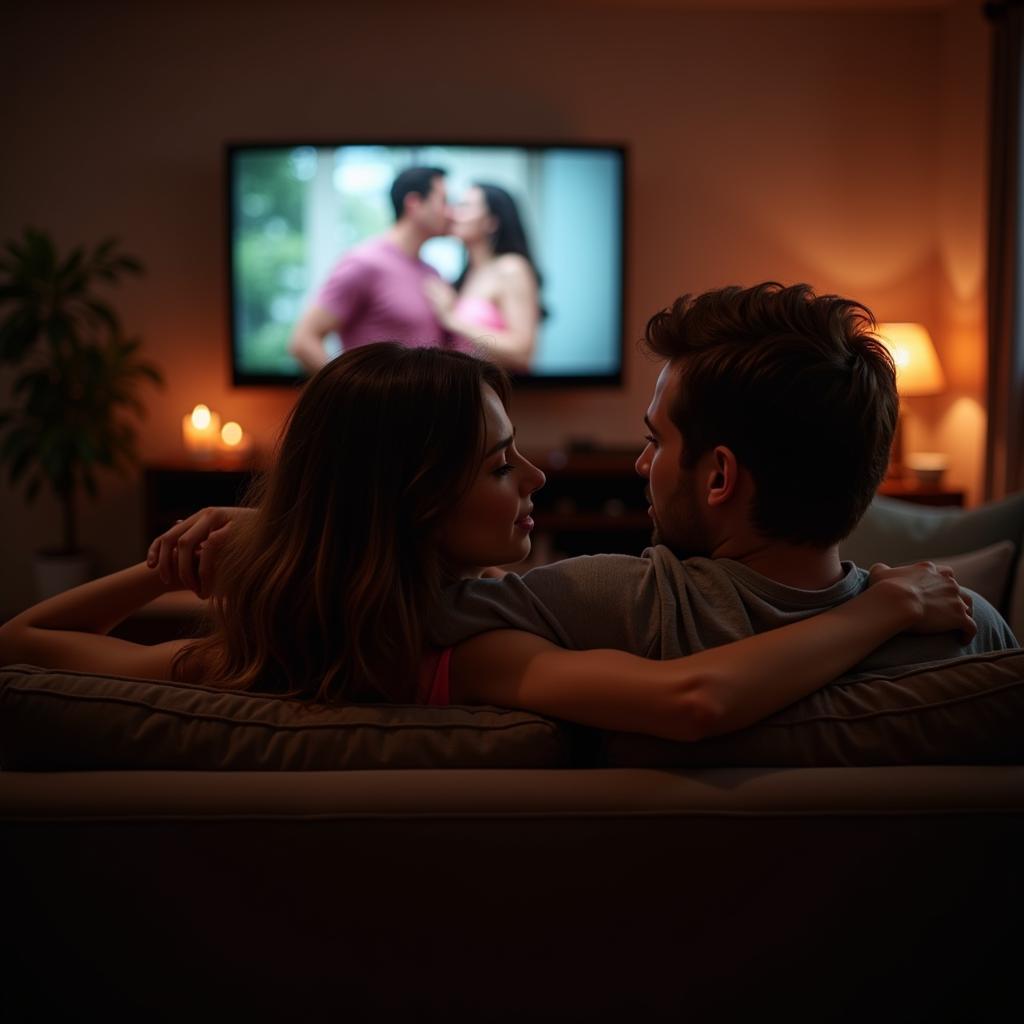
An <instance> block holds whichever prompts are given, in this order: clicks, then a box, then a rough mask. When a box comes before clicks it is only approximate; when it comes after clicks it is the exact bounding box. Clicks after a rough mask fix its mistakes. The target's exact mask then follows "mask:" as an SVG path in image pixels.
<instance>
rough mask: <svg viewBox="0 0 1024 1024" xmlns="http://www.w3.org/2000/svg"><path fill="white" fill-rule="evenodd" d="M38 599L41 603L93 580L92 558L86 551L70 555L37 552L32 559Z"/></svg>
mask: <svg viewBox="0 0 1024 1024" xmlns="http://www.w3.org/2000/svg"><path fill="white" fill-rule="evenodd" d="M32 571H33V575H34V577H35V584H36V598H37V599H38V600H40V601H42V600H44V599H45V598H47V597H53V595H54V594H62V593H64V591H65V590H70V589H71V588H72V587H77V586H78V585H79V584H80V583H86V582H87V581H88V580H89V579H91V578H92V556H91V555H89V554H88V552H85V551H79V552H77V553H75V554H70V555H54V554H47V553H46V552H43V551H37V552H36V553H35V555H34V556H33V559H32Z"/></svg>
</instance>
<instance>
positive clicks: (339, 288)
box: [288, 167, 450, 373]
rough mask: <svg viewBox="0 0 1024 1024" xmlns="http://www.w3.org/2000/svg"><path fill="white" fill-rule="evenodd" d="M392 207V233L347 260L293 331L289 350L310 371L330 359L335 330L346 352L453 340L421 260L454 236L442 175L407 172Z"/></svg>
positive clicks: (431, 273)
mask: <svg viewBox="0 0 1024 1024" xmlns="http://www.w3.org/2000/svg"><path fill="white" fill-rule="evenodd" d="M391 202H392V205H393V206H394V210H395V223H394V224H393V225H392V227H391V228H389V229H388V231H386V232H385V233H384V234H383V235H379V236H378V237H376V238H371V239H368V240H367V241H365V242H363V243H361V244H360V245H357V246H355V247H354V248H353V249H351V250H349V251H348V252H346V253H345V255H344V256H342V258H341V259H340V260H339V261H338V263H337V264H336V265H335V267H334V269H333V270H332V271H331V274H330V276H329V277H328V279H327V281H326V282H325V283H324V285H323V287H322V288H321V289H320V291H319V292H318V293H317V296H316V298H315V299H314V300H313V303H312V305H310V307H309V308H308V309H307V310H306V311H305V313H303V314H302V317H301V318H300V320H299V322H298V324H296V326H295V331H294V333H293V335H292V339H291V342H290V343H289V346H288V347H289V351H290V352H291V354H292V355H293V356H295V358H296V359H298V361H299V362H300V363H301V364H302V365H303V366H304V367H305V368H306V369H307V370H309V372H310V373H315V372H316V371H317V370H319V369H320V367H321V366H323V365H324V364H325V363H326V362H327V361H328V359H329V358H330V357H329V355H328V353H327V348H326V345H325V344H324V342H325V339H326V338H327V336H328V335H329V334H331V333H332V332H337V333H339V334H340V335H341V339H342V347H343V348H345V349H351V348H358V347H359V346H360V345H366V344H369V343H370V342H374V341H383V340H393V341H400V342H402V343H403V344H405V345H409V346H411V347H416V346H424V345H441V344H446V343H447V342H448V336H447V334H446V332H445V330H444V328H443V327H442V326H441V324H440V323H439V322H438V320H437V317H436V316H435V314H434V310H433V307H432V306H431V305H430V303H429V301H428V300H427V297H426V295H425V294H424V282H425V281H426V280H428V279H430V278H436V277H437V276H438V274H437V271H436V270H434V268H433V267H431V266H430V265H429V264H427V263H425V262H424V261H423V260H421V259H420V258H419V251H420V247H421V246H422V245H423V243H424V242H426V241H427V239H428V238H434V237H436V236H438V235H444V234H447V233H448V227H449V221H450V218H449V212H448V198H447V192H446V190H445V182H444V171H443V170H441V169H440V168H439V167H410V168H408V169H407V170H405V171H402V173H401V174H399V175H398V177H397V178H396V179H395V181H394V184H393V185H392V186H391Z"/></svg>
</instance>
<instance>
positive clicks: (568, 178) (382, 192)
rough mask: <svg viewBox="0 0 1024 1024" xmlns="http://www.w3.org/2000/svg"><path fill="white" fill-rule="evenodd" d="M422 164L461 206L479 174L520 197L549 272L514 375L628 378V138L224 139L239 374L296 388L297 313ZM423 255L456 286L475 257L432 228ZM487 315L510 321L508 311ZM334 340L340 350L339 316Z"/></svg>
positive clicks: (480, 181)
mask: <svg viewBox="0 0 1024 1024" xmlns="http://www.w3.org/2000/svg"><path fill="white" fill-rule="evenodd" d="M417 166H420V167H438V168H441V169H443V170H444V171H445V177H444V183H445V187H446V190H447V197H448V202H449V204H450V206H451V210H452V213H453V216H455V215H456V213H457V211H458V209H459V204H460V203H462V204H467V203H469V202H470V200H471V198H472V196H473V195H474V193H473V190H474V189H477V192H476V193H475V194H476V195H479V194H480V190H479V186H480V185H494V186H498V187H499V188H500V189H502V190H504V191H505V192H506V193H507V194H508V196H510V197H511V198H512V200H513V201H514V203H515V206H516V208H517V211H518V214H519V219H520V221H521V224H522V228H523V232H524V234H525V237H526V240H527V244H528V247H529V251H530V255H531V258H532V263H533V265H534V267H535V268H536V272H537V278H538V279H539V288H538V290H537V292H536V296H537V317H536V330H535V333H534V335H533V338H532V341H533V345H532V350H531V355H530V357H529V361H528V363H527V364H524V365H521V366H518V367H516V366H513V367H511V368H512V369H513V371H514V375H515V377H516V378H517V379H518V380H519V381H521V382H523V383H526V384H528V385H541V386H543V385H581V384H582V385H588V384H591V385H615V384H619V383H621V377H622V357H623V321H624V314H623V291H624V289H623V268H624V239H625V177H626V153H625V149H624V148H623V147H622V146H597V145H576V144H571V145H569V144H567V145H511V144H506V143H501V144H493V145H482V144H479V143H473V144H465V145H464V144H441V143H429V144H413V143H400V142H399V143H388V144H381V143H377V142H374V143H357V142H340V143H327V144H325V143H322V142H315V143H313V142H310V143H288V144H272V145H271V144H265V143H260V144H246V145H241V144H234V145H230V146H229V147H228V150H227V193H228V194H227V207H228V232H227V243H228V280H229V287H230V331H231V359H232V376H233V380H234V382H235V384H237V385H268V384H269V385H274V384H281V385H289V386H290V385H294V383H295V382H296V381H299V380H302V379H303V378H304V377H305V376H306V375H307V373H306V371H304V369H303V368H302V366H301V365H300V363H299V362H298V361H297V360H296V359H295V358H294V356H293V355H291V354H290V351H289V341H290V339H291V337H292V333H293V331H294V328H295V325H296V323H297V321H298V320H299V317H300V316H301V315H302V313H303V311H304V310H306V309H307V308H308V307H309V306H310V305H311V304H314V303H316V301H317V298H318V296H320V294H321V289H322V288H323V286H324V283H325V282H326V281H327V280H328V279H329V277H330V276H331V274H332V271H333V270H334V268H335V267H336V266H337V265H338V263H339V261H340V260H341V259H342V258H343V257H344V256H345V254H346V253H348V252H350V250H352V249H353V248H354V247H356V246H359V245H360V244H361V243H364V242H366V241H367V240H369V239H372V238H374V237H375V236H379V235H381V234H382V233H386V232H387V231H388V230H389V229H390V228H391V227H392V225H393V224H394V222H395V212H394V208H393V205H392V200H391V195H390V193H391V186H392V183H393V182H394V180H395V178H396V177H397V176H398V175H399V174H400V173H401V172H402V171H404V170H405V169H407V168H410V167H417ZM419 257H420V258H421V259H422V260H424V261H425V262H426V263H428V264H430V265H431V266H432V267H433V268H435V269H436V270H437V272H438V273H439V274H440V276H441V277H442V278H443V279H445V280H446V281H447V282H449V283H451V284H452V285H455V284H456V283H457V282H458V281H459V278H460V276H461V275H462V273H463V270H464V268H465V267H466V265H467V249H466V245H465V244H464V240H463V239H462V238H460V237H455V236H454V235H441V236H437V237H432V238H429V239H428V240H427V241H426V242H425V243H424V244H423V246H422V248H421V249H420V252H419ZM464 284H465V282H464ZM497 299H500V296H497ZM491 315H492V316H493V317H497V319H496V320H493V321H492V323H493V324H497V325H500V324H502V323H503V321H502V319H501V315H502V311H501V309H500V308H499V309H497V310H496V311H494V310H492V311H491ZM488 329H489V328H488V327H481V334H482V335H485V334H486V333H487V330H488ZM381 340H383V339H381ZM397 340H403V339H397ZM485 340H486V339H485ZM326 346H327V349H328V352H329V353H331V354H336V353H337V352H340V351H343V350H344V347H345V330H344V324H343V323H342V324H340V326H339V329H338V331H337V332H336V333H334V334H331V335H330V336H329V337H328V338H327V339H326Z"/></svg>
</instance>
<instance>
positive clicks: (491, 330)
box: [424, 184, 542, 373]
mask: <svg viewBox="0 0 1024 1024" xmlns="http://www.w3.org/2000/svg"><path fill="white" fill-rule="evenodd" d="M451 233H452V234H453V235H454V236H455V237H456V238H458V239H460V240H461V241H462V243H463V244H464V245H465V247H466V268H465V270H463V272H462V274H461V275H460V276H459V278H458V280H456V282H455V286H454V288H453V287H451V286H450V285H448V284H446V283H445V282H444V281H442V280H440V279H439V278H431V279H429V280H427V281H425V282H424V289H425V291H426V293H427V298H428V299H429V300H430V301H431V303H432V304H433V306H434V311H435V313H436V314H437V318H438V320H440V321H441V323H442V324H443V326H444V327H445V328H447V329H448V330H449V331H451V332H452V333H453V334H456V335H458V336H459V337H462V338H466V339H468V340H469V341H472V342H474V343H475V344H476V345H477V346H478V347H479V349H480V354H481V355H483V356H486V357H487V358H488V359H492V360H493V361H494V362H496V363H498V364H499V365H500V366H504V367H506V368H507V369H509V370H513V371H516V372H519V373H522V372H526V371H528V370H529V368H530V362H531V360H532V359H533V353H534V349H535V348H536V344H537V325H538V324H539V322H540V319H541V316H542V310H541V306H540V298H539V294H540V274H539V273H538V272H537V268H536V267H535V266H534V263H533V258H532V257H531V255H530V246H529V243H528V242H527V240H526V232H525V231H524V230H523V223H522V220H521V219H520V217H519V209H518V208H517V206H516V203H515V200H514V199H513V198H512V196H510V195H509V194H508V192H506V191H505V189H503V188H501V187H500V186H498V185H484V184H476V185H473V186H471V187H470V188H468V189H467V190H466V192H465V194H464V195H463V196H462V199H461V200H460V201H459V202H458V203H457V204H456V206H455V208H454V210H453V211H452V227H451Z"/></svg>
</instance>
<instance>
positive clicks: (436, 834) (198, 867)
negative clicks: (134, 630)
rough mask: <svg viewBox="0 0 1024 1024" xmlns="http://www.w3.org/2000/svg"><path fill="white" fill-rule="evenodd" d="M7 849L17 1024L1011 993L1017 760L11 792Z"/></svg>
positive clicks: (478, 1017) (653, 1009)
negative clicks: (24, 1023) (1013, 763)
mask: <svg viewBox="0 0 1024 1024" xmlns="http://www.w3.org/2000/svg"><path fill="white" fill-rule="evenodd" d="M0 851H2V852H0V857H2V865H3V871H4V877H5V879H6V881H7V894H6V897H5V907H4V928H3V930H2V934H3V936H4V944H5V948H4V949H3V950H2V951H0V955H2V956H3V963H4V967H5V984H4V987H3V998H4V1000H5V1002H4V1004H3V1005H4V1006H5V1007H6V1008H8V1009H10V1010H14V1011H18V1013H17V1014H14V1013H8V1014H7V1015H6V1019H8V1020H12V1021H13V1020H28V1019H40V1020H56V1019H71V1018H72V1017H74V1018H75V1019H77V1018H79V1017H81V1016H82V1015H83V1014H88V1013H92V1012H97V1013H99V1012H102V1015H103V1017H104V1019H114V1020H146V1021H151V1020H165V1021H177V1020H250V1021H284V1020H302V1021H321V1020H324V1021H326V1020H354V1021H362V1020H374V1021H391V1020H395V1021H433V1020H445V1021H474V1022H481V1021H487V1022H491V1021H523V1020H560V1021H562V1020H564V1021H584V1020H585V1021H660V1020H693V1021H715V1022H719V1021H725V1022H729V1021H751V1020H762V1019H775V1018H778V1019H784V1020H786V1021H787V1022H794V1021H804V1020H806V1021H815V1022H821V1021H829V1022H833V1021H844V1022H850V1024H853V1022H858V1024H860V1022H863V1021H868V1020H870V1021H872V1022H874V1021H883V1022H885V1021H893V1022H895V1021H900V1022H904V1021H928V1022H941V1021H972V1022H974V1021H981V1022H986V1021H1002V1020H1011V1019H1015V1017H1014V1016H1013V1015H1012V1009H1013V1001H1014V1000H1016V999H1018V998H1019V997H1018V994H1017V982H1016V976H1017V961H1018V960H1019V943H1018V936H1019V925H1020V920H1021V914H1022V911H1024V898H1022V885H1021V871H1020V864H1021V862H1022V854H1024V768H1019V767H903V768H818V769H784V770H757V771H749V770H748V771H742V770H713V771H695V772H669V771H660V770H642V769H608V770H602V769H596V770H594V769H592V770H585V769H562V770H534V771H521V770H504V771H483V770H477V771H470V770H465V771H463V770H446V771H424V770H407V771H374V772H361V771H352V772H302V773H268V772H253V773H248V772H211V773H208V772H80V773H39V774H35V773H14V772H5V773H0ZM25 1007H28V1010H25ZM1008 1011H1009V1012H1011V1015H1009V1016H1007V1012H1008Z"/></svg>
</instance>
